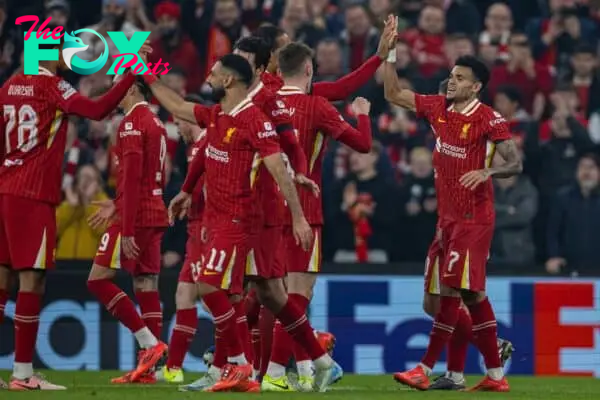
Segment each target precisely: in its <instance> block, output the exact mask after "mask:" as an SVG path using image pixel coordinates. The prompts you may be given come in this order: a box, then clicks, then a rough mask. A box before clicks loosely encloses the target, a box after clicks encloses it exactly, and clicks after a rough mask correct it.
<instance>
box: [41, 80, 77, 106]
mask: <svg viewBox="0 0 600 400" xmlns="http://www.w3.org/2000/svg"><path fill="white" fill-rule="evenodd" d="M46 89H47V92H48V95H49V97H50V99H52V100H53V101H54V102H55V103H56V104H57V105H58V108H60V109H61V110H62V111H64V112H65V113H66V114H70V113H71V108H72V104H73V103H74V102H76V101H77V99H78V98H80V97H81V95H80V94H79V92H78V91H77V90H75V88H74V87H73V86H71V84H70V83H69V82H67V81H65V80H64V79H60V80H58V79H49V82H48V86H47V88H46Z"/></svg>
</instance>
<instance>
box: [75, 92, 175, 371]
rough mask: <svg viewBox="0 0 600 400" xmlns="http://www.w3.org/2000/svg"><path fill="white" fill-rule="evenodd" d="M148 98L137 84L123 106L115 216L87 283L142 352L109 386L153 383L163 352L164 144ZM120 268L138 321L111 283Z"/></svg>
mask: <svg viewBox="0 0 600 400" xmlns="http://www.w3.org/2000/svg"><path fill="white" fill-rule="evenodd" d="M149 98H150V94H149V90H148V89H147V87H146V86H145V85H144V84H143V83H142V82H138V83H136V84H135V85H134V86H132V87H131V89H129V92H128V94H127V96H126V97H125V98H124V99H123V101H122V102H121V108H123V110H124V111H125V117H124V118H123V120H122V121H121V123H120V125H119V128H118V131H117V139H116V145H115V148H116V150H115V153H116V154H115V155H116V157H117V165H118V175H117V197H116V200H115V206H116V208H115V214H114V216H112V220H111V222H110V225H109V226H108V228H107V230H106V232H105V233H104V235H103V236H102V238H101V240H100V245H99V246H98V252H97V253H96V257H95V259H94V265H93V266H92V269H91V271H90V275H89V277H88V282H87V286H88V290H89V291H90V292H91V293H92V294H93V295H94V296H96V297H97V298H98V300H99V301H100V302H101V303H102V304H103V305H104V306H105V307H106V309H107V310H108V311H110V313H111V314H113V315H114V316H115V317H116V318H117V319H118V320H119V321H120V322H121V323H122V324H123V325H125V326H126V327H127V328H128V329H129V330H130V331H131V332H132V333H133V334H134V336H135V338H136V340H137V341H138V344H139V346H140V347H141V350H140V355H139V362H138V366H137V368H136V369H135V370H133V371H131V372H129V373H127V374H126V375H124V376H122V377H120V378H115V379H113V381H112V382H113V383H133V382H142V383H144V382H146V383H149V382H153V381H154V375H153V374H152V373H151V372H150V370H151V369H152V368H153V367H154V366H155V365H156V363H157V362H158V361H159V360H160V359H161V357H162V356H163V354H164V353H165V352H166V350H167V345H166V344H165V343H163V342H161V341H160V340H159V339H160V336H161V331H162V309H161V305H160V297H159V293H158V275H159V273H160V267H161V253H160V244H161V240H162V237H163V233H164V230H165V228H166V227H167V226H168V219H167V210H166V208H165V205H164V202H163V199H162V196H163V188H164V182H165V161H166V156H167V139H166V130H165V127H164V126H163V124H162V122H161V121H160V120H159V119H158V117H156V115H154V113H153V112H152V110H151V109H150V106H149V105H148V103H147V102H146V101H147V100H148V99H149ZM102 211H103V210H100V211H99V213H100V212H102ZM98 222H101V221H98ZM118 269H123V270H125V271H127V272H128V273H129V274H131V275H132V277H133V287H134V290H135V297H136V299H137V301H138V304H139V305H140V310H141V313H142V315H141V316H140V315H139V314H138V312H137V311H136V309H135V305H134V303H133V302H132V301H131V300H130V299H129V297H128V296H127V295H126V294H125V293H124V292H123V291H122V290H121V289H119V287H118V286H116V285H115V284H114V283H113V282H112V279H113V278H114V277H115V275H116V272H117V270H118Z"/></svg>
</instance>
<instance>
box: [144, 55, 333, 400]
mask: <svg viewBox="0 0 600 400" xmlns="http://www.w3.org/2000/svg"><path fill="white" fill-rule="evenodd" d="M208 81H209V83H210V84H211V86H212V87H213V94H214V95H215V96H216V97H217V98H219V99H220V106H218V107H215V108H212V109H207V108H205V107H201V106H198V105H193V104H190V103H186V102H181V101H180V100H179V96H177V95H176V94H175V93H173V92H172V91H170V90H169V89H167V88H166V87H164V85H162V84H160V83H159V82H158V81H155V82H151V83H152V86H151V87H152V89H153V91H154V93H155V95H157V97H158V98H159V100H160V101H161V103H163V104H164V105H165V106H166V107H167V109H170V111H172V112H173V113H174V115H177V116H179V117H181V118H185V119H186V120H194V119H196V120H197V122H198V124H199V125H201V126H208V131H207V132H208V133H207V141H208V143H207V150H206V157H205V159H201V158H196V159H195V160H194V162H193V163H192V166H191V169H190V171H188V176H187V178H186V182H185V183H184V187H183V190H182V192H181V193H180V194H179V195H178V196H177V197H176V198H175V199H174V200H173V201H172V203H171V207H170V210H172V212H173V213H176V214H181V213H185V212H186V210H187V207H188V205H189V201H190V193H191V191H192V188H193V185H194V184H195V182H196V181H197V180H198V178H199V176H200V175H201V174H202V173H203V172H204V171H206V178H205V179H206V181H205V182H206V183H205V185H206V188H207V189H206V192H207V196H206V197H207V203H206V204H207V206H206V211H205V220H206V223H207V228H208V243H207V245H206V248H205V257H204V260H205V261H204V264H203V265H202V268H201V269H200V271H198V272H197V275H196V276H197V278H196V281H197V282H198V283H199V284H198V288H199V294H200V296H201V297H202V298H203V300H204V302H205V304H206V305H207V307H208V309H209V310H210V311H211V313H212V315H213V317H214V320H215V323H216V329H217V334H218V335H220V336H222V337H225V338H226V341H227V343H228V346H229V348H228V349H227V351H228V354H229V357H228V361H229V362H235V363H237V364H238V365H237V366H231V365H230V366H228V367H227V368H226V369H225V370H224V372H223V374H222V376H221V380H220V381H219V382H217V384H216V385H214V386H213V387H212V390H213V391H222V390H230V389H233V388H237V389H238V390H248V381H247V378H248V377H250V375H251V373H252V368H251V367H250V366H249V365H248V364H247V359H246V357H245V356H244V352H243V348H242V344H241V343H240V340H239V336H238V334H237V325H236V323H235V318H234V316H235V311H234V310H233V307H232V305H231V303H229V301H228V299H227V296H228V295H231V294H239V293H240V292H241V289H242V280H243V273H244V267H245V256H246V253H247V250H248V249H249V247H250V246H251V245H252V244H253V243H254V240H253V238H252V236H253V234H254V233H255V231H254V229H255V227H256V226H260V225H259V224H260V221H261V220H262V216H261V209H260V207H259V205H258V204H257V203H256V202H257V200H258V198H257V191H256V190H255V189H256V187H255V185H256V177H257V174H258V172H259V171H258V169H259V166H260V162H259V160H260V161H261V162H262V163H263V164H264V165H265V166H266V167H267V168H268V169H269V171H270V172H271V175H272V176H273V178H274V179H275V181H276V182H277V184H278V185H279V187H280V189H281V192H282V193H283V195H284V197H285V199H286V201H287V202H288V204H289V205H290V208H291V209H292V210H293V214H294V215H293V226H294V235H295V238H296V240H298V242H299V243H301V244H302V245H303V246H304V247H307V246H308V244H309V243H310V241H311V240H312V237H311V236H312V232H311V230H310V227H309V226H308V224H307V222H306V219H305V217H304V214H303V212H302V208H301V207H300V203H299V200H298V197H297V196H298V195H297V193H296V190H295V187H294V185H293V182H292V180H291V179H290V177H289V175H288V172H287V169H286V167H285V164H284V162H283V159H282V157H281V154H280V151H279V144H278V141H277V132H275V130H274V129H273V125H272V123H271V122H270V121H269V120H268V119H267V118H266V117H265V115H264V114H262V113H261V112H260V111H259V110H258V108H257V107H256V106H254V105H253V104H252V102H251V101H250V99H249V98H248V97H247V95H248V87H249V86H250V84H251V83H252V81H253V71H252V67H251V66H250V65H249V64H248V62H247V61H246V60H245V59H244V58H243V57H241V56H239V55H234V54H230V55H227V56H225V57H223V58H222V59H221V61H220V62H218V63H217V64H215V67H214V68H213V70H212V71H211V74H210V76H209V79H208ZM163 100H164V101H165V102H163ZM166 103H168V104H169V106H167V104H166ZM234 149H235V150H236V151H235V153H231V152H232V150H234ZM204 163H206V165H205V164H204ZM211 193H212V195H211ZM229 221H231V222H229ZM217 256H218V259H217ZM215 262H218V263H217V265H216V266H215V265H214V263H215ZM223 265H228V266H229V268H227V269H226V270H225V271H223ZM219 289H222V290H219ZM286 300H287V299H286ZM224 301H227V303H226V304H227V306H225V305H224V303H223V302H224ZM272 311H274V313H275V314H276V317H277V318H278V319H280V320H282V321H283V322H284V324H285V325H286V327H288V330H289V332H290V334H292V335H293V336H294V338H295V339H296V340H297V341H299V342H303V343H308V346H310V352H311V356H312V358H313V359H315V366H316V368H317V379H316V385H317V387H318V389H319V390H324V389H325V386H326V385H327V383H328V382H329V378H330V375H331V369H332V365H333V361H332V360H331V358H330V357H329V356H328V355H327V354H325V352H324V350H323V349H322V348H321V347H320V346H319V344H318V342H317V341H316V339H315V337H314V335H313V332H312V328H311V327H310V324H309V323H308V320H307V318H306V315H304V314H303V313H302V312H301V311H300V310H299V309H298V308H297V307H295V305H294V304H293V303H292V302H289V301H286V303H284V304H283V305H282V307H281V308H280V309H277V310H272ZM224 315H227V317H226V318H223V316H224ZM230 315H231V316H230ZM217 351H219V347H218V346H217ZM216 358H218V357H217V355H216V354H215V359H216ZM213 366H214V365H213ZM240 385H241V386H240Z"/></svg>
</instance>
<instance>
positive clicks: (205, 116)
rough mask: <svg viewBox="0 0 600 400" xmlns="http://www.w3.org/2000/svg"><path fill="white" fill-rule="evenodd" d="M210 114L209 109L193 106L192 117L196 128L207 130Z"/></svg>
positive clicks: (199, 105)
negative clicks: (196, 125)
mask: <svg viewBox="0 0 600 400" xmlns="http://www.w3.org/2000/svg"><path fill="white" fill-rule="evenodd" d="M210 112H211V108H210V107H206V106H203V105H201V104H194V117H195V118H196V122H197V123H198V126H200V127H202V128H207V127H208V125H209V124H210Z"/></svg>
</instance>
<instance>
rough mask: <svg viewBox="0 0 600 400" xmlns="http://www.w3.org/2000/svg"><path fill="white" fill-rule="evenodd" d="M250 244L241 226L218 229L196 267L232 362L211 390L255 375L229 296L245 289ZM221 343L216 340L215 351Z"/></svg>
mask: <svg viewBox="0 0 600 400" xmlns="http://www.w3.org/2000/svg"><path fill="white" fill-rule="evenodd" d="M248 247H249V238H248V235H247V234H246V233H245V232H244V231H243V230H242V229H241V228H240V227H238V226H227V227H223V228H221V229H215V230H213V231H212V232H211V235H210V236H209V242H208V243H207V244H206V247H205V251H204V257H203V263H202V265H201V266H200V269H199V270H197V269H195V270H194V271H193V274H194V280H195V281H196V283H197V288H198V294H199V296H200V298H201V299H202V301H203V302H204V304H205V305H206V307H207V308H208V310H209V311H210V313H211V315H212V316H213V321H214V324H215V331H216V333H215V334H216V335H218V336H219V337H220V338H222V340H223V343H224V344H225V345H226V347H227V362H228V363H229V364H228V365H227V366H226V367H225V369H224V371H223V374H222V376H221V379H220V380H219V382H217V383H216V384H215V385H214V386H212V387H211V388H210V389H209V390H210V391H227V390H231V389H233V388H235V387H236V386H238V385H240V384H241V383H242V382H246V381H247V380H248V378H250V377H251V376H252V366H251V365H249V363H248V359H247V358H246V355H245V352H244V345H243V343H242V341H241V340H240V334H239V331H238V325H237V318H236V311H235V309H234V307H233V304H232V303H231V301H230V300H229V295H230V294H241V293H242V289H243V280H244V270H245V266H246V256H247V254H248V250H247V249H248ZM218 347H219V345H218V344H217V349H216V351H219V349H218ZM221 347H222V346H221ZM215 358H216V355H215Z"/></svg>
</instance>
